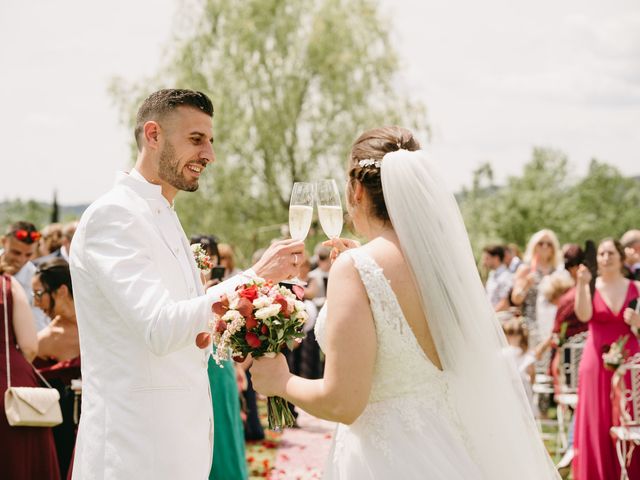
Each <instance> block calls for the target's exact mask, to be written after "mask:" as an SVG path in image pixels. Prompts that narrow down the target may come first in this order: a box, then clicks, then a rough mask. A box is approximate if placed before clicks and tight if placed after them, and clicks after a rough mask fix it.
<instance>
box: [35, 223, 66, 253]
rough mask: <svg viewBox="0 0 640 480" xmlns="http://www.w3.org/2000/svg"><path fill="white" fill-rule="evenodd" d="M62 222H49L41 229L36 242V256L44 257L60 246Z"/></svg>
mask: <svg viewBox="0 0 640 480" xmlns="http://www.w3.org/2000/svg"><path fill="white" fill-rule="evenodd" d="M62 238H63V235H62V224H61V223H51V224H49V225H47V226H46V227H44V228H43V229H42V237H41V238H40V242H38V252H37V254H38V257H45V256H48V255H51V254H52V253H54V252H56V251H58V250H60V247H62Z"/></svg>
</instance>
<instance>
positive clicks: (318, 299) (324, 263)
mask: <svg viewBox="0 0 640 480" xmlns="http://www.w3.org/2000/svg"><path fill="white" fill-rule="evenodd" d="M330 255H331V248H329V247H327V246H325V245H322V244H319V245H317V246H316V248H315V250H314V257H315V258H316V260H317V267H316V268H314V269H313V270H311V271H310V272H309V285H308V288H309V291H310V292H313V296H312V297H310V300H313V303H315V304H316V307H318V309H320V308H322V305H324V302H325V299H326V298H327V286H328V284H329V270H331V259H330Z"/></svg>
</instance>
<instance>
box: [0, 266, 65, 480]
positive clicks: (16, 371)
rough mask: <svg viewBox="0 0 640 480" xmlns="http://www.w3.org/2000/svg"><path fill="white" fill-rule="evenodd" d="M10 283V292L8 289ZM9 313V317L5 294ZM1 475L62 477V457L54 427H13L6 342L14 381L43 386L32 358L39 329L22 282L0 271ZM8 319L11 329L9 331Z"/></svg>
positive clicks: (23, 479)
mask: <svg viewBox="0 0 640 480" xmlns="http://www.w3.org/2000/svg"><path fill="white" fill-rule="evenodd" d="M5 285H6V292H5V291H4V289H5ZM5 296H6V302H7V305H6V307H7V315H6V317H5V314H4V311H5V308H4V306H5V305H4V298H5ZM0 319H1V320H2V325H0V337H1V338H2V342H1V346H2V361H0V407H1V408H0V445H2V448H0V476H1V477H2V478H15V479H20V480H47V479H49V480H58V479H59V478H60V471H59V469H58V458H57V456H56V448H55V445H54V443H53V434H52V432H51V428H43V427H12V426H10V425H9V423H8V422H7V417H6V415H5V414H4V392H5V391H6V390H7V361H6V345H7V344H6V342H7V341H8V342H9V361H10V368H11V385H12V386H16V387H39V386H41V385H40V384H39V382H38V380H37V377H36V374H35V372H34V371H33V368H32V366H31V364H30V361H31V360H33V358H34V357H35V355H36V352H37V340H36V329H35V324H34V321H33V316H32V314H31V308H30V307H29V303H28V301H27V297H26V295H25V293H24V290H23V289H22V287H21V286H20V284H19V283H18V282H15V281H12V278H11V277H10V276H8V275H2V273H1V272H0ZM5 322H7V329H8V332H9V335H8V338H7V335H5Z"/></svg>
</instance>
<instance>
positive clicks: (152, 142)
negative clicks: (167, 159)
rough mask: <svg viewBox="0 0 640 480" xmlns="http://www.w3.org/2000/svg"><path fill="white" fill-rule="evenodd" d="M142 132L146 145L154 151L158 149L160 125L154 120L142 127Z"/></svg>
mask: <svg viewBox="0 0 640 480" xmlns="http://www.w3.org/2000/svg"><path fill="white" fill-rule="evenodd" d="M142 132H143V134H144V140H145V144H146V145H147V146H148V147H150V148H152V149H154V150H155V149H156V148H158V144H159V137H160V125H159V124H158V122H156V121H154V120H149V121H148V122H145V124H144V126H143V127H142Z"/></svg>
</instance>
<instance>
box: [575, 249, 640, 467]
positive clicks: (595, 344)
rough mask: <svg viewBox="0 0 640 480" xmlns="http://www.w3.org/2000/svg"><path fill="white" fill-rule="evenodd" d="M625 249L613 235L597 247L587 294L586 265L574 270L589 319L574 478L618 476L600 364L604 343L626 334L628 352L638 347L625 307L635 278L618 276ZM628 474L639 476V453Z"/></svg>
mask: <svg viewBox="0 0 640 480" xmlns="http://www.w3.org/2000/svg"><path fill="white" fill-rule="evenodd" d="M623 264H624V250H623V249H622V246H621V245H620V244H619V243H618V242H617V241H615V240H613V239H605V240H603V241H602V242H600V245H599V246H598V278H597V279H596V289H595V292H594V295H593V299H592V298H591V292H590V290H589V282H590V281H591V274H590V273H589V271H588V270H587V268H586V267H584V266H581V267H580V269H579V270H578V278H577V286H576V303H575V311H576V315H577V317H578V318H579V319H580V320H581V321H583V322H589V337H588V339H587V342H586V345H585V349H584V352H583V354H582V360H581V362H580V370H579V374H578V406H577V409H576V427H575V445H574V446H575V457H574V460H573V478H574V480H613V479H617V478H620V466H619V464H618V457H617V455H616V450H615V443H614V440H613V439H612V437H611V435H610V434H609V429H610V428H611V426H612V425H613V423H614V419H613V415H612V412H611V377H612V376H613V372H612V371H610V370H608V369H605V368H604V364H603V360H602V352H603V347H605V346H607V345H611V344H612V343H614V342H615V341H616V340H618V339H619V338H620V337H622V336H624V335H629V337H628V338H629V339H628V341H627V343H626V346H625V349H626V351H627V353H628V354H629V355H634V354H635V353H637V352H638V351H640V345H639V343H638V339H637V338H636V336H635V335H634V334H633V332H632V331H631V326H640V315H638V314H637V313H635V312H634V311H633V310H632V309H630V308H627V307H628V305H629V302H630V301H631V300H633V299H635V298H638V292H640V282H634V281H631V280H627V279H626V278H625V277H624V275H623V273H622V272H623V270H622V268H623ZM628 472H629V478H631V479H640V457H639V456H638V455H637V454H636V455H634V458H633V461H632V463H631V465H630V467H629V469H628Z"/></svg>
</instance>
